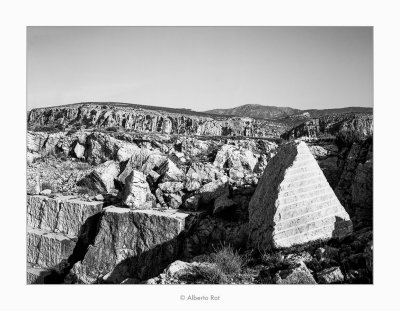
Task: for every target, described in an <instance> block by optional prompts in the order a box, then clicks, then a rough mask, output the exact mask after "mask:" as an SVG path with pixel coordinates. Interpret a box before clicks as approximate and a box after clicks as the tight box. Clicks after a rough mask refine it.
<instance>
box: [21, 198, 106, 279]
mask: <svg viewBox="0 0 400 311" xmlns="http://www.w3.org/2000/svg"><path fill="white" fill-rule="evenodd" d="M102 207H103V204H102V203H100V202H84V201H81V200H77V199H74V198H73V197H58V198H54V199H52V198H48V197H45V196H40V195H35V196H28V211H27V225H28V228H27V233H28V237H27V262H28V268H27V273H28V274H27V282H28V284H32V283H43V282H44V278H45V277H46V276H49V275H50V274H51V273H52V271H56V272H60V271H61V270H62V269H63V267H64V266H65V265H68V262H69V260H70V258H71V256H73V254H74V251H75V248H76V246H77V242H78V241H79V240H81V241H82V242H81V243H83V244H87V243H88V236H87V234H88V231H87V230H88V223H90V222H91V220H90V219H91V218H92V217H93V216H94V215H96V214H98V213H99V212H100V211H101V210H102Z"/></svg>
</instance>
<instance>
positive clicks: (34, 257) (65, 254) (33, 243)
mask: <svg viewBox="0 0 400 311" xmlns="http://www.w3.org/2000/svg"><path fill="white" fill-rule="evenodd" d="M27 234H28V236H27V261H28V263H30V264H33V265H38V266H40V267H42V268H56V267H57V266H58V265H59V264H60V263H62V262H63V261H67V260H68V258H69V257H70V256H71V255H72V253H73V251H74V248H75V245H76V239H73V238H71V237H68V236H66V235H65V234H62V233H54V232H49V231H47V230H41V229H35V228H31V227H28V228H27Z"/></svg>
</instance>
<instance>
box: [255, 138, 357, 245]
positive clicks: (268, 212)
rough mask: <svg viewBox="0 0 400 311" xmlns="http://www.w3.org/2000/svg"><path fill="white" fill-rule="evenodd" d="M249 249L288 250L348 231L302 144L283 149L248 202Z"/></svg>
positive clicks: (347, 219)
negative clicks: (285, 248) (283, 248)
mask: <svg viewBox="0 0 400 311" xmlns="http://www.w3.org/2000/svg"><path fill="white" fill-rule="evenodd" d="M249 224H250V235H249V244H250V246H252V247H257V248H262V249H268V248H271V247H273V248H280V247H290V246H292V245H298V244H304V243H307V242H309V241H313V240H319V239H329V238H333V237H342V236H345V235H347V234H349V233H351V232H352V222H351V220H350V217H349V215H348V214H347V212H346V211H345V209H344V208H343V206H342V205H341V204H340V202H339V200H338V199H337V197H336V195H335V193H334V192H333V190H332V188H331V187H330V186H329V183H328V182H327V180H326V178H325V176H324V174H323V172H322V171H321V169H320V167H319V166H318V163H317V162H316V160H315V159H314V157H313V156H312V154H311V152H310V150H309V149H308V147H307V145H306V144H305V143H304V142H292V143H288V144H285V145H283V146H282V147H280V149H279V150H278V153H277V155H276V156H275V157H274V158H272V160H271V161H270V162H269V163H268V165H267V167H266V169H265V171H264V174H263V176H262V178H261V180H260V182H259V184H258V187H257V189H256V191H255V193H254V195H253V197H252V199H251V201H250V204H249Z"/></svg>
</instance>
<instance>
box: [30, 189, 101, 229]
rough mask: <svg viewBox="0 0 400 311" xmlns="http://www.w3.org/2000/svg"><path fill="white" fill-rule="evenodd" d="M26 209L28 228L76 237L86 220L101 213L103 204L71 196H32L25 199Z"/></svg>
mask: <svg viewBox="0 0 400 311" xmlns="http://www.w3.org/2000/svg"><path fill="white" fill-rule="evenodd" d="M27 208H28V211H27V224H28V226H30V227H32V228H39V229H43V230H48V231H52V232H60V233H64V234H66V235H68V236H78V234H79V231H80V229H81V227H82V225H83V224H84V223H85V222H86V221H87V219H88V218H90V217H91V216H93V215H95V214H97V213H99V212H101V211H102V209H103V202H97V201H91V202H87V201H82V200H80V199H78V198H76V197H73V196H61V197H57V198H49V197H46V196H42V195H32V196H28V198H27Z"/></svg>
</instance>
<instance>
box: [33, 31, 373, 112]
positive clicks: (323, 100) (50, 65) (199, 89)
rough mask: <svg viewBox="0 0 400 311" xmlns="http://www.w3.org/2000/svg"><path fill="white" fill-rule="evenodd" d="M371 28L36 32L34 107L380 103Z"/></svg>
mask: <svg viewBox="0 0 400 311" xmlns="http://www.w3.org/2000/svg"><path fill="white" fill-rule="evenodd" d="M372 33H373V29H372V27H28V29H27V92H28V94H27V101H28V103H27V105H28V109H32V108H37V107H46V106H56V105H64V104H71V103H76V102H85V101H114V102H126V103H135V104H141V105H152V106H165V107H176V108H189V109H193V110H198V111H204V110H209V109H215V108H232V107H236V106H240V105H245V104H261V105H271V106H289V107H293V108H299V109H310V108H320V109H322V108H338V107H348V106H364V107H372V105H373V35H372Z"/></svg>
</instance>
